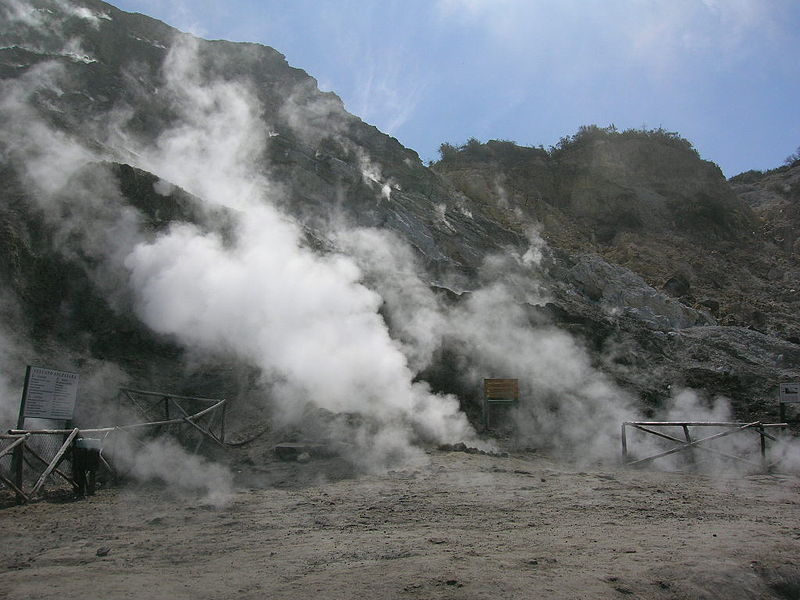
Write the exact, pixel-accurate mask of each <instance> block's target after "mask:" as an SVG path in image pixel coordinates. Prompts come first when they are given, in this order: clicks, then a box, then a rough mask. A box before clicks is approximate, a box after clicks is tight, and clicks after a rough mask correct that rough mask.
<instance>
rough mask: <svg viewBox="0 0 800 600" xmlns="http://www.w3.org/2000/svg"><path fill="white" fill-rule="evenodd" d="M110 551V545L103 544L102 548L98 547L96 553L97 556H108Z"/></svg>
mask: <svg viewBox="0 0 800 600" xmlns="http://www.w3.org/2000/svg"><path fill="white" fill-rule="evenodd" d="M109 552H111V548H109V547H108V546H101V547H100V548H98V549H97V552H96V553H95V554H96V555H97V556H108V553H109Z"/></svg>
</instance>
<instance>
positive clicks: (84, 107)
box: [0, 0, 800, 439]
mask: <svg viewBox="0 0 800 600" xmlns="http://www.w3.org/2000/svg"><path fill="white" fill-rule="evenodd" d="M0 11H2V12H3V13H4V14H3V15H2V16H3V19H2V25H1V26H0V103H1V104H2V112H0V150H1V152H0V159H1V160H2V163H1V164H0V169H2V170H0V176H2V179H3V184H4V185H3V186H2V189H1V190H0V231H2V237H0V282H2V287H3V294H2V296H1V297H0V301H2V306H0V308H2V322H0V335H1V336H2V337H3V340H5V341H6V342H7V343H6V344H5V347H4V349H3V350H2V352H0V359H2V364H0V367H2V368H3V370H4V374H3V375H4V379H0V384H2V383H3V381H5V387H6V390H5V394H6V395H8V396H9V397H10V396H11V395H13V394H14V393H16V392H15V391H14V390H15V389H16V387H15V386H18V385H19V378H20V375H21V372H20V365H23V364H25V363H47V364H54V366H61V367H62V368H74V369H78V370H81V372H82V373H85V374H87V381H92V382H95V384H96V393H97V394H98V396H103V395H104V394H107V391H108V388H109V387H110V386H111V385H112V384H114V383H118V382H120V381H135V382H137V383H138V384H140V385H141V386H142V387H157V386H165V387H169V388H170V389H172V390H173V391H176V392H190V393H198V394H200V393H202V395H204V396H212V395H217V394H219V395H227V396H232V397H236V398H241V399H243V400H242V403H241V404H242V405H244V404H246V403H245V402H244V399H249V400H248V402H249V401H250V400H252V399H253V398H259V401H258V402H259V404H258V407H259V410H261V407H263V406H264V402H265V401H264V398H268V399H269V400H268V402H267V404H269V405H270V406H271V407H272V408H273V409H274V407H275V406H280V407H281V408H280V410H279V411H277V412H278V413H280V415H279V417H280V418H281V419H284V420H289V421H291V420H292V419H296V418H297V413H298V409H296V408H293V407H294V406H295V405H296V404H303V403H305V402H308V403H309V404H310V405H312V406H316V407H318V408H324V409H326V410H329V411H332V412H349V413H364V414H367V415H369V416H370V417H371V418H376V419H379V420H380V419H387V421H385V422H389V421H391V422H392V423H396V422H404V421H403V419H397V418H395V417H394V416H393V417H391V418H388V417H386V415H387V414H389V413H390V414H392V415H394V413H393V412H392V411H395V410H400V409H398V408H397V407H398V406H399V405H402V406H413V410H412V409H410V408H409V409H406V408H404V409H402V410H401V411H400V412H401V413H402V412H403V410H408V414H407V415H406V417H404V418H408V419H410V421H411V422H413V423H414V425H413V427H412V428H413V429H414V431H415V433H416V434H419V432H420V430H425V428H426V426H427V425H424V424H423V422H424V423H430V422H433V421H434V420H435V419H439V418H440V417H441V415H442V414H448V410H449V408H448V409H446V410H445V408H444V406H445V405H444V404H442V405H440V404H437V403H438V402H439V400H435V401H434V400H431V398H440V396H436V395H432V396H431V395H426V394H430V393H431V392H435V393H440V394H441V393H454V394H457V396H458V399H459V403H460V407H461V408H462V409H464V410H465V411H466V413H467V414H468V415H469V416H470V417H471V418H472V419H473V421H476V422H477V421H478V415H479V410H478V401H479V398H480V379H481V378H482V377H488V376H517V377H520V378H521V379H522V380H523V382H524V389H525V393H526V398H527V401H526V402H527V403H528V404H527V405H526V411H527V412H526V414H527V417H526V418H528V419H530V421H531V422H532V423H533V424H534V425H532V427H534V429H535V430H536V431H537V432H538V433H539V434H540V435H545V434H546V435H551V436H555V437H559V436H564V435H567V434H565V433H563V432H561V433H556V432H553V431H550V430H548V427H550V425H549V420H548V418H546V417H544V416H543V415H546V414H551V413H553V414H557V413H559V411H562V412H563V411H570V414H571V415H572V417H573V418H582V416H580V415H582V414H591V413H592V411H595V410H597V411H600V412H602V414H603V415H605V416H604V418H608V419H609V423H610V422H612V421H613V422H614V423H616V422H617V420H618V418H620V415H622V414H623V412H624V411H623V410H622V408H619V407H621V406H623V405H624V406H626V407H627V408H625V409H624V410H625V411H629V412H626V413H625V414H626V415H627V414H634V413H636V411H643V412H644V414H656V413H657V412H659V411H661V410H664V409H665V408H664V407H665V405H666V404H667V403H668V402H669V400H670V398H671V397H672V396H673V395H674V393H675V390H676V389H678V388H680V387H684V386H688V387H692V388H695V389H698V390H700V391H701V392H706V393H708V394H709V395H710V396H713V395H715V394H725V395H727V396H729V397H731V398H732V399H733V401H734V409H735V411H736V412H737V413H738V414H739V415H740V416H742V417H745V416H747V417H750V416H758V417H759V418H773V417H774V416H775V414H776V410H777V408H776V403H775V402H774V389H775V386H776V384H777V382H778V381H782V380H791V379H800V345H798V341H800V318H799V317H798V314H800V311H798V300H797V285H798V283H797V282H798V255H799V254H800V250H799V249H798V246H797V244H798V242H797V238H796V234H795V233H794V232H796V231H797V227H796V225H797V219H798V211H797V209H798V201H797V189H798V188H797V183H796V180H797V176H798V175H797V173H798V170H797V169H798V167H797V166H794V167H791V168H786V169H780V170H776V171H774V172H770V173H766V174H753V173H750V174H744V175H742V176H740V177H738V178H734V179H733V180H732V181H731V182H727V181H725V179H724V178H723V177H722V174H721V172H720V171H719V169H718V168H717V167H716V166H715V165H714V164H713V163H711V162H708V161H705V160H702V159H701V158H700V157H699V156H698V155H697V152H696V151H695V150H694V149H693V148H692V146H691V144H690V143H689V142H687V141H686V140H683V139H682V138H680V137H679V136H678V135H677V134H673V133H669V132H665V131H661V130H657V131H633V132H629V131H626V132H618V131H616V130H610V129H598V128H596V127H584V128H581V129H580V130H579V132H578V133H577V134H575V135H574V136H571V137H568V138H564V139H563V140H562V142H561V143H560V144H559V145H558V146H557V147H555V148H553V149H551V150H548V151H546V150H544V149H542V148H524V147H520V146H517V145H515V144H513V143H510V142H496V141H492V142H488V143H486V144H481V143H479V142H477V141H470V142H468V143H467V144H465V145H464V146H463V147H453V146H449V145H444V146H443V148H442V150H443V151H442V159H441V160H440V161H439V162H438V163H436V164H434V165H432V167H430V168H429V167H426V166H424V165H423V164H422V163H421V161H420V159H419V157H418V155H417V154H416V153H415V152H414V151H413V150H411V149H408V148H404V147H403V146H402V145H401V144H400V143H399V142H398V141H397V140H396V139H394V138H391V137H389V136H387V135H385V134H383V133H381V132H380V131H378V130H377V129H376V128H375V127H372V126H371V125H369V124H366V123H364V122H362V121H361V120H360V119H359V118H358V117H356V116H354V115H350V114H349V113H347V112H346V111H345V110H344V108H343V105H342V103H341V101H340V100H339V98H338V97H336V96H335V95H334V94H331V93H323V92H320V91H319V90H318V88H317V86H316V82H315V81H314V80H313V78H311V77H309V76H308V75H307V74H306V73H305V72H304V71H302V70H299V69H296V68H293V67H291V66H290V65H288V64H287V63H286V61H285V59H284V57H283V56H282V55H281V54H280V53H278V52H277V51H275V50H273V49H272V48H268V47H264V46H260V45H256V44H238V43H230V42H225V41H213V42H211V41H204V40H198V39H196V38H193V37H192V36H189V35H187V34H183V33H180V32H178V31H176V30H174V29H172V28H170V27H169V26H167V25H165V24H163V23H160V22H158V21H156V20H153V19H150V18H148V17H145V16H142V15H133V14H128V13H124V12H122V11H119V10H117V9H115V8H114V7H113V6H111V5H108V4H105V3H103V2H100V1H97V0H75V1H73V2H53V1H51V0H27V1H20V0H15V1H14V2H12V3H11V4H9V5H6V6H5V7H2V8H0ZM237 286H239V287H237ZM259 316H260V317H261V318H259ZM362 333H363V334H364V337H359V336H360V334H362ZM317 346H318V347H317ZM365 349H368V350H365ZM316 353H318V354H316ZM311 357H316V358H311ZM334 359H335V361H338V362H335V363H332V364H328V362H326V361H329V360H334ZM351 359H352V360H351ZM108 365H114V368H113V369H111V370H110V371H109V368H108ZM343 371H344V372H346V377H345V376H343V375H342V372H343ZM389 372H391V373H393V374H392V375H389V374H388V373H389ZM109 373H111V374H109ZM397 374H399V379H398V378H396V377H395V375H397ZM340 377H341V378H343V379H344V380H346V381H344V383H342V385H341V386H338V385H337V384H336V383H335V382H337V381H338V378H340ZM376 382H380V385H379V384H378V383H376ZM93 385H94V384H93ZM380 386H383V387H380ZM2 388H3V386H2V385H0V393H3V392H4V390H3V389H2ZM397 389H401V390H405V391H403V392H402V393H403V394H406V396H404V397H403V399H397V398H395V396H396V395H397V394H399V393H400V392H397ZM421 390H422V391H421ZM337 394H338V396H337ZM420 394H422V395H420ZM334 397H335V398H337V399H336V400H332V398H334ZM362 397H364V398H366V400H364V402H365V404H363V405H361V404H358V402H359V401H360V400H359V399H360V398H362ZM286 398H289V399H291V402H290V401H289V400H285V399H286ZM387 398H391V400H388V401H387V400H386V399H387ZM421 398H426V399H425V400H423V399H421ZM615 398H623V399H624V400H620V401H619V402H620V404H619V406H617V404H615V403H616V402H617V400H615ZM387 402H388V403H389V405H391V406H390V407H389V408H387V406H386V405H385V403H387ZM442 402H444V401H442ZM448 402H449V401H448ZM426 403H433V404H431V406H436V407H437V408H436V409H433V408H426V409H424V410H423V409H422V408H421V407H424V406H427V404H426ZM631 403H632V404H633V405H634V408H630V407H629V404H631ZM609 407H612V408H609ZM618 408H619V410H618ZM425 410H428V411H429V412H427V413H425ZM385 411H388V413H387V412H385ZM581 411H588V413H581ZM631 411H632V412H631ZM273 412H274V411H273ZM422 413H424V414H425V415H426V416H425V419H423V420H422V421H421V422H416V421H415V419H417V417H416V416H414V415H416V414H422ZM434 414H435V415H436V416H435V418H434V416H433V415H434ZM273 416H275V415H273ZM275 418H278V416H276V417H275ZM445 421H446V419H445ZM443 427H444V425H443ZM537 428H538V429H537ZM430 429H431V431H425V434H424V435H422V437H423V438H424V437H425V436H426V435H427V436H428V437H432V438H438V439H443V438H446V437H447V436H442V435H439V433H440V432H438V431H437V432H433V431H432V430H433V429H434V427H432V426H431V427H430ZM434 433H435V434H434ZM370 435H372V434H370Z"/></svg>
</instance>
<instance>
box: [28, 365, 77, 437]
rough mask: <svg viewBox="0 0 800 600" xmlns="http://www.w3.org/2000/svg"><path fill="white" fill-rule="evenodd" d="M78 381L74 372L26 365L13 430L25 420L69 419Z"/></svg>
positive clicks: (73, 405) (72, 409) (72, 413)
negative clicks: (16, 418) (17, 413)
mask: <svg viewBox="0 0 800 600" xmlns="http://www.w3.org/2000/svg"><path fill="white" fill-rule="evenodd" d="M79 383H80V375H79V374H78V373H73V372H71V371H60V370H58V369H49V368H45V367H34V366H31V365H28V367H27V369H26V370H25V385H24V386H23V388H22V400H21V401H20V406H19V419H18V422H17V429H22V427H23V425H24V423H25V419H50V420H54V421H71V420H72V418H73V416H74V414H75V403H76V400H77V397H78V385H79Z"/></svg>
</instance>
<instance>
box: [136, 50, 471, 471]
mask: <svg viewBox="0 0 800 600" xmlns="http://www.w3.org/2000/svg"><path fill="white" fill-rule="evenodd" d="M195 60H196V58H195V54H194V49H193V48H192V47H191V45H188V44H178V45H177V46H176V47H175V48H174V49H173V50H172V52H171V53H170V56H169V58H168V60H167V61H166V64H165V75H166V80H167V81H168V87H169V91H170V93H172V94H173V97H174V98H175V109H176V111H177V112H178V114H179V118H180V124H179V125H177V126H176V127H174V128H172V129H170V130H169V131H167V132H165V133H164V134H163V135H162V136H161V137H160V138H159V140H158V143H157V145H156V148H155V149H152V148H148V147H143V148H137V152H136V153H137V155H138V156H139V157H140V158H139V162H140V165H141V166H143V167H144V168H147V169H149V170H151V171H153V172H155V173H156V174H158V175H159V176H160V177H163V178H165V179H169V180H171V181H173V182H175V183H177V184H178V185H181V186H183V187H185V188H186V189H188V190H189V191H191V192H193V193H196V194H198V195H199V196H200V197H202V198H203V199H205V200H207V201H209V202H211V203H215V204H219V205H224V206H227V207H231V208H235V209H236V210H237V211H238V212H237V213H236V216H237V218H238V225H237V227H236V230H235V235H234V240H233V241H231V242H228V243H226V242H223V240H222V239H221V238H220V237H219V236H217V235H215V234H207V233H203V232H201V231H200V230H198V229H197V228H195V227H193V226H189V225H185V224H178V225H174V226H173V227H172V228H171V229H170V230H169V232H168V233H166V234H165V235H162V236H159V237H158V238H157V239H155V240H154V241H153V242H150V243H140V244H138V245H137V246H136V247H135V248H134V250H133V251H132V252H131V253H130V255H129V256H128V257H127V259H126V260H125V265H126V267H127V268H128V269H129V271H130V273H131V284H132V286H133V289H134V293H135V295H136V298H137V300H136V306H137V310H138V312H139V314H140V316H141V317H142V319H143V320H144V321H145V323H147V324H148V325H149V326H150V327H152V328H153V329H154V330H156V331H158V332H161V333H168V334H171V335H173V336H175V337H176V338H177V339H178V340H180V341H181V342H182V343H184V344H186V345H187V346H192V347H200V348H203V349H206V350H207V351H211V352H214V351H220V350H222V351H226V352H233V353H235V354H238V355H239V356H240V357H242V358H245V359H247V360H249V361H251V362H253V363H254V364H256V365H257V366H259V367H260V368H261V369H262V371H263V373H264V375H265V377H266V378H267V379H268V380H269V381H270V382H271V383H272V384H273V390H274V402H275V403H276V404H277V405H278V406H279V407H280V411H279V412H280V414H281V415H283V416H284V417H286V416H287V415H288V416H289V418H290V419H291V418H292V417H299V415H300V414H301V412H302V410H303V408H304V406H305V404H306V403H311V404H313V405H315V406H318V407H321V408H325V409H328V410H331V411H334V412H357V413H360V414H362V415H365V416H366V417H368V418H369V419H371V420H372V422H377V423H379V424H380V426H379V429H378V433H376V434H375V435H371V436H369V439H368V440H367V441H365V443H366V444H367V445H369V446H370V449H371V450H372V453H371V456H370V460H375V461H376V462H377V463H380V462H381V461H385V460H387V459H388V458H390V457H395V456H399V455H407V454H409V453H412V449H411V443H412V441H413V440H414V439H415V438H417V437H418V436H419V435H423V436H424V437H425V438H431V439H433V440H436V441H457V440H460V439H467V438H470V437H472V436H473V435H474V434H473V433H472V431H471V428H470V426H469V425H468V423H467V421H466V418H465V416H464V415H463V414H462V413H460V412H459V411H458V403H457V401H456V400H455V399H454V398H452V397H446V396H435V395H432V394H431V393H430V391H429V389H428V388H427V386H426V385H424V384H421V383H412V378H413V373H412V371H411V370H410V368H409V366H408V364H407V361H406V358H405V356H404V355H403V353H402V352H401V351H400V348H399V344H398V343H397V342H395V341H394V340H392V339H391V337H390V336H389V332H388V330H387V328H386V325H385V323H384V321H383V319H382V318H381V316H380V315H379V314H378V312H377V311H378V308H379V307H380V305H381V302H382V300H381V298H380V296H378V295H377V294H376V293H374V292H372V291H370V290H369V289H368V288H366V287H365V286H364V285H362V283H361V281H360V280H361V277H362V273H361V271H360V269H359V268H358V267H357V266H356V264H355V263H354V262H353V261H352V260H351V259H349V258H347V257H346V256H344V255H342V254H331V255H328V256H320V255H318V254H316V253H315V252H313V251H312V250H310V249H308V248H307V247H305V246H304V245H303V242H302V235H301V230H300V229H299V227H298V226H297V225H295V224H294V223H293V222H291V221H290V220H289V219H288V218H286V217H285V216H283V215H282V214H280V213H279V212H278V211H277V210H276V209H275V208H273V206H272V205H271V204H270V199H271V198H275V197H276V196H275V195H276V194H279V193H280V190H277V189H275V188H274V187H272V186H271V185H270V184H269V182H268V181H267V180H266V179H265V178H264V177H263V176H261V175H259V173H260V172H261V169H260V168H259V161H260V160H261V158H260V157H261V156H263V151H264V144H265V143H266V140H267V136H266V133H267V131H266V128H265V126H264V124H263V122H262V121H261V120H260V118H259V117H260V112H261V111H260V107H259V106H258V104H257V102H256V101H255V100H254V98H253V96H252V95H251V94H249V93H248V92H247V90H246V89H245V88H242V87H241V86H240V85H238V84H231V83H225V82H219V81H217V82H210V83H209V82H203V81H201V80H200V77H199V75H198V70H197V68H196V63H195Z"/></svg>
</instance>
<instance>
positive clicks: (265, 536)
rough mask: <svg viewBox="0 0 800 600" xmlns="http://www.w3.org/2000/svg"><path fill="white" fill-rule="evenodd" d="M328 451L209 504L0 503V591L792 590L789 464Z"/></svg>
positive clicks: (139, 492)
mask: <svg viewBox="0 0 800 600" xmlns="http://www.w3.org/2000/svg"><path fill="white" fill-rule="evenodd" d="M336 464H337V463H336V459H326V460H320V461H310V462H308V463H305V464H302V463H296V462H295V463H286V462H281V461H278V460H265V462H264V463H263V464H262V465H261V466H260V467H259V470H258V471H255V472H254V473H255V475H254V478H253V479H252V480H251V483H250V485H249V486H245V487H240V488H239V489H238V490H236V491H235V492H234V493H233V494H232V495H231V497H230V498H229V499H228V502H227V504H226V505H224V506H220V507H215V506H211V505H207V504H204V503H203V502H202V500H201V499H198V498H196V497H191V496H178V495H175V494H174V493H172V492H170V491H169V490H166V489H163V488H155V487H140V488H126V489H120V488H117V489H107V490H101V491H100V492H99V493H98V494H97V495H96V496H94V497H92V498H90V499H89V500H88V501H83V502H74V503H49V502H39V503H36V504H31V505H28V506H19V507H11V508H8V509H5V510H3V511H0V525H1V526H0V583H2V588H1V589H2V590H3V593H4V594H5V595H6V597H8V598H20V599H21V598H25V599H29V598H34V597H35V598H42V599H48V598H54V599H55V598H58V599H59V600H61V599H63V598H65V597H70V598H74V597H81V596H83V597H87V598H101V597H102V598H137V599H141V598H187V599H189V598H192V599H195V598H231V599H233V598H236V599H237V600H241V599H247V598H253V599H256V598H259V599H260V598H307V597H309V596H313V597H315V598H317V599H328V598H344V597H353V596H363V597H369V598H492V599H496V598H530V597H543V598H545V597H546V598H556V599H559V598H562V599H566V598H570V599H573V598H624V597H635V598H654V599H678V598H709V599H711V598H720V599H723V598H724V599H726V600H727V599H736V598H783V599H785V598H797V597H798V592H799V591H800V564H799V563H800V559H798V556H800V525H799V524H800V495H798V492H800V480H798V478H797V477H794V476H788V475H776V474H773V475H753V476H747V477H738V476H733V475H730V476H726V475H724V474H720V475H718V476H716V477H710V476H705V475H698V474H690V473H665V472H659V471H656V470H625V469H622V468H619V469H617V468H608V467H603V468H600V467H598V468H592V469H586V470H579V469H577V468H572V467H570V466H566V465H564V464H562V463H559V462H556V461H554V460H551V459H550V458H548V457H547V456H545V455H543V453H542V452H537V453H514V452H512V453H510V455H509V457H507V458H502V457H498V456H489V455H484V454H477V453H476V454H470V453H466V452H445V451H439V450H433V451H430V453H429V454H427V455H426V457H425V460H424V461H422V462H421V463H420V464H417V465H414V466H410V467H407V468H404V469H398V470H395V471H389V472H387V473H384V474H379V475H362V476H354V475H353V474H352V473H349V474H348V473H346V472H345V471H337V469H336ZM339 466H341V465H339ZM244 475H245V474H244V473H242V474H240V479H241V481H242V482H243V481H244V480H245V478H244ZM331 475H333V476H331ZM258 477H262V479H261V480H260V482H259V481H258ZM242 485H244V484H242Z"/></svg>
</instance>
